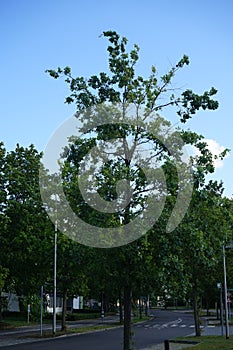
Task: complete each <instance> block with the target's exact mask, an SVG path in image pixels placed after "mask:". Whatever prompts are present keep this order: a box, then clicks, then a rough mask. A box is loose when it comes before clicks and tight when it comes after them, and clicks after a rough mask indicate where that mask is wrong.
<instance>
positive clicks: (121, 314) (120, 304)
mask: <svg viewBox="0 0 233 350" xmlns="http://www.w3.org/2000/svg"><path fill="white" fill-rule="evenodd" d="M119 315H120V324H122V323H123V305H122V296H121V291H120V292H119Z"/></svg>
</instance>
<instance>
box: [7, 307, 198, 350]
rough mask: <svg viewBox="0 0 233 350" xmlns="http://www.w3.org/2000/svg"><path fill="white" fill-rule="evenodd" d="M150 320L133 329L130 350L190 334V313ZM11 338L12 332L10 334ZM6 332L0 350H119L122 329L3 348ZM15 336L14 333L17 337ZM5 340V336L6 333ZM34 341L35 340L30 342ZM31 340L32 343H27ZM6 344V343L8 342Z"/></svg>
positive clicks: (160, 314) (166, 314) (163, 314)
mask: <svg viewBox="0 0 233 350" xmlns="http://www.w3.org/2000/svg"><path fill="white" fill-rule="evenodd" d="M152 313H153V315H154V317H153V318H152V319H151V320H149V321H147V322H143V323H140V324H136V325H135V326H134V327H133V331H134V335H133V340H134V347H135V348H136V349H137V350H139V349H145V348H147V347H149V346H151V345H155V344H159V343H162V342H163V341H164V340H165V339H172V338H175V337H178V336H185V335H189V334H192V333H193V332H194V322H193V317H192V315H191V314H186V313H183V312H173V311H163V310H162V311H160V310H156V311H152ZM12 335H13V333H12ZM6 336H7V335H6V332H5V333H4V332H0V350H41V349H42V350H64V349H66V350H76V349H77V350H109V349H111V350H122V349H123V328H122V327H118V328H115V329H108V330H104V331H98V332H92V333H88V334H79V335H77V334H75V335H69V336H63V337H58V338H55V339H48V340H44V339H43V340H40V341H32V340H30V339H28V341H30V343H29V342H28V343H25V342H23V338H21V341H22V343H20V338H19V344H15V345H9V346H6V345H3V346H1V340H2V344H4V337H6ZM18 336H19V334H17V337H18ZM8 337H9V333H8ZM34 340H35V339H34ZM31 341H32V342H31ZM9 344H10V342H9Z"/></svg>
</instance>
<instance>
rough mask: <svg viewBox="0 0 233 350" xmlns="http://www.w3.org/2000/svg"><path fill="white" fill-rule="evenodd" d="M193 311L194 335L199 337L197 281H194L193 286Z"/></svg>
mask: <svg viewBox="0 0 233 350" xmlns="http://www.w3.org/2000/svg"><path fill="white" fill-rule="evenodd" d="M193 312H194V321H195V332H196V337H200V336H201V328H200V318H199V307H198V295H197V283H196V282H195V283H194V286H193Z"/></svg>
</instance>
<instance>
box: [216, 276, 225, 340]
mask: <svg viewBox="0 0 233 350" xmlns="http://www.w3.org/2000/svg"><path fill="white" fill-rule="evenodd" d="M217 287H218V289H219V291H220V298H219V303H220V320H221V335H222V336H223V335H224V332H223V324H224V321H223V306H222V283H217Z"/></svg>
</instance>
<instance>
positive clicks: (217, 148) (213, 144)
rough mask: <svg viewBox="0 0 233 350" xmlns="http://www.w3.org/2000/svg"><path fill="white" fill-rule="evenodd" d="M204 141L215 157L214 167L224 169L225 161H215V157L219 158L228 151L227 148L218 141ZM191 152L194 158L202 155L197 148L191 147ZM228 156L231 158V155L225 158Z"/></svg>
mask: <svg viewBox="0 0 233 350" xmlns="http://www.w3.org/2000/svg"><path fill="white" fill-rule="evenodd" d="M202 141H204V142H206V143H207V147H208V149H209V151H210V152H211V153H212V155H213V162H214V167H215V168H222V167H223V162H224V160H221V159H214V157H215V156H219V155H220V154H221V153H222V152H223V151H224V150H225V149H226V147H224V146H221V145H220V144H219V143H218V142H217V141H215V140H212V139H203V140H202ZM189 150H190V151H191V152H190V153H189V154H190V155H192V156H195V155H200V151H199V150H198V149H197V148H196V147H195V146H191V147H190V148H189ZM228 156H229V153H227V154H226V156H225V158H226V157H228Z"/></svg>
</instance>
